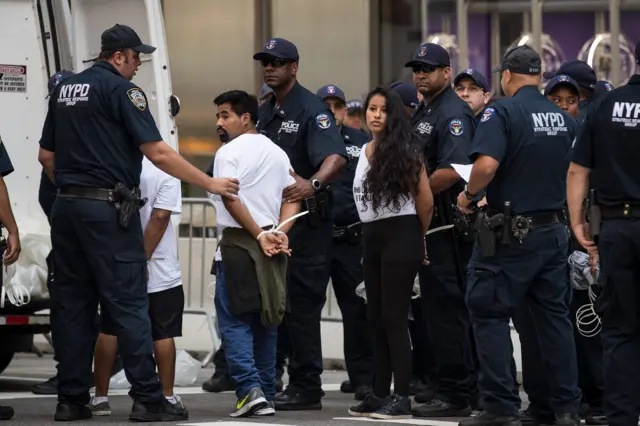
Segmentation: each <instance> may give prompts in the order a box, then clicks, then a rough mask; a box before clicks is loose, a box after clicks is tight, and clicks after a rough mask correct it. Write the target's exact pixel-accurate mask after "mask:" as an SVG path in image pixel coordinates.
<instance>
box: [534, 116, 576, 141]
mask: <svg viewBox="0 0 640 426" xmlns="http://www.w3.org/2000/svg"><path fill="white" fill-rule="evenodd" d="M531 117H532V118H533V131H534V132H536V133H546V134H547V136H555V135H557V134H558V132H566V131H568V130H567V126H566V125H565V122H564V116H563V115H562V114H561V113H559V112H532V113H531Z"/></svg>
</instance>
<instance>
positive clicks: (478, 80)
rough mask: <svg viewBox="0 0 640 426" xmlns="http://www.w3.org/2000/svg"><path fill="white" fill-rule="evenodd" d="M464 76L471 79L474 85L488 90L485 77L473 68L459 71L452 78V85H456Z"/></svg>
mask: <svg viewBox="0 0 640 426" xmlns="http://www.w3.org/2000/svg"><path fill="white" fill-rule="evenodd" d="M465 78H468V79H471V80H472V81H473V82H474V83H475V84H476V86H478V87H479V88H481V89H482V90H484V91H485V92H488V91H489V85H488V84H487V79H486V78H484V75H482V73H481V72H479V71H477V70H474V69H473V68H469V69H466V70H464V71H463V72H461V73H460V74H458V75H457V76H456V78H454V79H453V85H454V86H457V85H458V83H460V80H463V79H465Z"/></svg>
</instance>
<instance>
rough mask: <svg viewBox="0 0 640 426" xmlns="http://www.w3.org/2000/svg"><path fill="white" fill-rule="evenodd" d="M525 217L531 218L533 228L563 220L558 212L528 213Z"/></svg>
mask: <svg viewBox="0 0 640 426" xmlns="http://www.w3.org/2000/svg"><path fill="white" fill-rule="evenodd" d="M523 216H524V215H523ZM525 217H526V218H527V219H529V223H530V224H531V228H533V229H535V228H540V227H541V226H547V225H553V224H555V223H561V222H562V219H561V216H560V214H559V213H558V212H550V213H536V214H532V215H526V216H525Z"/></svg>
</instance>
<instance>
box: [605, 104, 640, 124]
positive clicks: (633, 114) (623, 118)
mask: <svg viewBox="0 0 640 426" xmlns="http://www.w3.org/2000/svg"><path fill="white" fill-rule="evenodd" d="M611 121H612V122H614V123H624V125H625V126H626V127H637V126H638V124H639V123H640V103H634V102H616V103H615V104H614V105H613V117H611Z"/></svg>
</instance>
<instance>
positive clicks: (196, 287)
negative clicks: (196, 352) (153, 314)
mask: <svg viewBox="0 0 640 426" xmlns="http://www.w3.org/2000/svg"><path fill="white" fill-rule="evenodd" d="M216 233H217V227H216V213H215V207H214V205H213V202H212V201H211V200H210V199H208V198H183V199H182V214H181V217H180V224H179V229H178V259H179V262H180V269H181V272H182V282H183V287H184V291H185V309H184V313H185V314H193V315H204V316H205V317H206V321H207V327H208V329H209V333H210V335H211V343H212V348H211V351H209V352H208V353H207V355H206V357H205V358H204V360H203V361H202V367H206V366H207V365H208V364H209V363H210V362H211V360H212V358H213V355H214V354H215V352H216V350H217V348H218V347H219V346H220V342H221V340H220V335H219V333H218V327H217V317H216V312H215V306H214V301H213V288H214V287H213V281H214V279H213V278H214V277H213V276H212V275H211V265H212V262H213V257H214V255H215V251H216V247H217V239H216V237H217V235H216ZM185 254H186V256H185Z"/></svg>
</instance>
